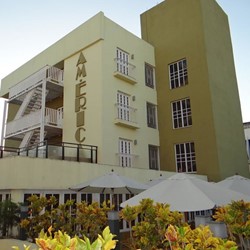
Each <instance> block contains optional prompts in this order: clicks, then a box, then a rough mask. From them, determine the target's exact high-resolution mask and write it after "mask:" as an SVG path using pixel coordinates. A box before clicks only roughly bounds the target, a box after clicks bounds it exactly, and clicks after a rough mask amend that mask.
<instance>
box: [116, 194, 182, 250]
mask: <svg viewBox="0 0 250 250" xmlns="http://www.w3.org/2000/svg"><path fill="white" fill-rule="evenodd" d="M120 215H121V218H122V219H125V220H126V221H127V222H128V223H129V224H130V225H131V223H132V221H133V220H134V219H135V218H138V222H137V223H136V224H135V225H134V226H133V227H132V232H131V234H130V236H131V237H130V242H129V245H130V248H131V249H137V248H141V249H144V250H147V249H149V250H152V249H162V248H164V247H166V245H167V242H165V241H164V235H165V232H166V229H167V227H168V225H170V224H174V225H178V226H181V225H183V220H182V218H183V216H182V214H181V213H179V212H172V211H170V209H169V205H165V204H161V203H156V204H153V201H152V200H151V199H144V200H142V201H141V202H140V204H139V205H138V206H134V207H131V206H126V207H125V208H123V209H122V211H121V213H120Z"/></svg>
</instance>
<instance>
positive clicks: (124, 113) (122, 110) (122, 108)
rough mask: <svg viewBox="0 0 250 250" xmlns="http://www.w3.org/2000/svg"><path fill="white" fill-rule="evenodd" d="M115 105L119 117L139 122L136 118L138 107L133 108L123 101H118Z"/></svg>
mask: <svg viewBox="0 0 250 250" xmlns="http://www.w3.org/2000/svg"><path fill="white" fill-rule="evenodd" d="M115 107H116V109H117V119H120V120H123V121H127V122H132V123H137V119H136V113H137V112H136V111H137V109H136V108H133V107H131V106H128V105H124V104H122V103H116V104H115Z"/></svg>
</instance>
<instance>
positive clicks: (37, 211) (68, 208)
mask: <svg viewBox="0 0 250 250" xmlns="http://www.w3.org/2000/svg"><path fill="white" fill-rule="evenodd" d="M29 202H30V206H29V211H30V216H29V217H28V218H26V219H23V220H22V221H21V224H20V225H21V227H22V228H24V229H26V231H27V234H28V236H29V238H31V239H33V241H34V240H35V238H37V237H38V235H39V233H40V232H41V230H45V231H47V230H48V228H49V227H50V226H52V227H53V230H55V231H59V230H60V231H62V232H66V233H67V234H68V235H69V236H71V237H72V236H74V235H79V236H83V235H85V236H87V237H89V239H90V241H93V239H95V238H96V237H97V236H98V234H100V233H101V232H102V230H103V229H104V228H105V227H106V226H107V225H108V222H107V212H108V211H109V210H111V209H112V208H111V207H109V206H108V205H107V204H106V203H105V202H104V203H103V204H102V205H101V206H100V205H99V203H97V202H93V203H92V204H89V205H88V204H87V203H86V202H85V201H84V202H81V203H75V202H74V201H73V200H68V201H67V202H66V203H65V204H61V205H58V201H57V200H56V198H55V197H53V196H51V197H50V198H49V199H47V198H46V197H38V196H36V195H33V196H31V197H29Z"/></svg>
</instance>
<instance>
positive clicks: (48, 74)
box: [9, 66, 63, 101]
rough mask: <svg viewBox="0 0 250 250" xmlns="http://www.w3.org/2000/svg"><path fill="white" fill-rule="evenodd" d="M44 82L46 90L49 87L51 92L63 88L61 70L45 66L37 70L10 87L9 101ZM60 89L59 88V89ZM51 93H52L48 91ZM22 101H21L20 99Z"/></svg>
mask: <svg viewBox="0 0 250 250" xmlns="http://www.w3.org/2000/svg"><path fill="white" fill-rule="evenodd" d="M43 81H46V82H47V83H48V84H47V85H48V89H49V87H50V85H56V86H57V87H56V86H54V87H53V86H52V87H51V88H52V89H53V90H55V89H58V87H59V86H63V70H61V69H58V68H56V67H51V66H45V67H43V68H42V69H40V70H38V71H37V72H35V73H34V74H32V75H30V76H28V77H27V78H25V79H24V80H22V81H20V82H19V83H17V84H16V85H14V86H12V87H11V88H10V91H9V100H10V101H12V100H14V99H17V100H18V98H19V97H20V98H22V97H21V96H22V95H24V94H25V93H27V92H29V91H30V90H31V89H33V88H36V87H38V86H39V85H41V84H42V83H43ZM59 89H60V88H59ZM50 92H51V93H52V91H50ZM20 101H22V99H20Z"/></svg>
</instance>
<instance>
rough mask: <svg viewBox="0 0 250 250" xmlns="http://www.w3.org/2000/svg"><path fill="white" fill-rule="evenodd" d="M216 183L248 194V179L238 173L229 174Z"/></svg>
mask: <svg viewBox="0 0 250 250" xmlns="http://www.w3.org/2000/svg"><path fill="white" fill-rule="evenodd" d="M216 185H219V186H221V187H225V188H228V189H230V190H234V191H237V192H239V193H242V194H245V195H248V196H250V179H248V178H245V177H243V176H240V175H233V176H230V177H228V178H226V179H224V180H222V181H220V182H217V183H216Z"/></svg>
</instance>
